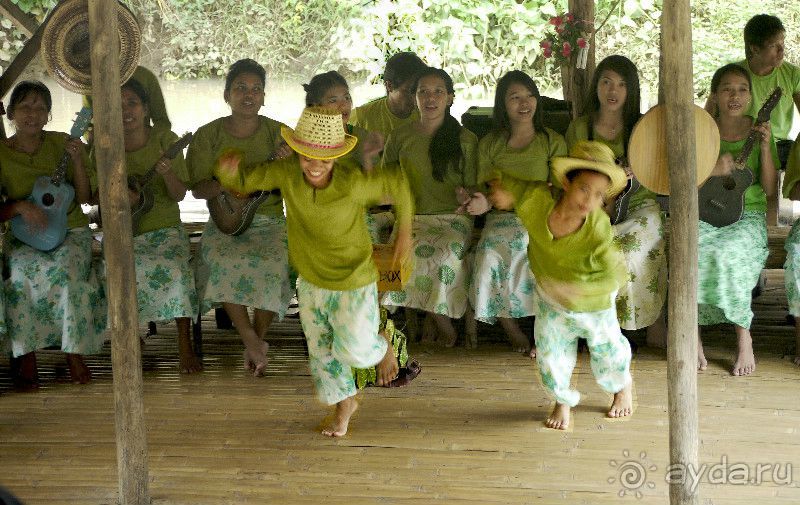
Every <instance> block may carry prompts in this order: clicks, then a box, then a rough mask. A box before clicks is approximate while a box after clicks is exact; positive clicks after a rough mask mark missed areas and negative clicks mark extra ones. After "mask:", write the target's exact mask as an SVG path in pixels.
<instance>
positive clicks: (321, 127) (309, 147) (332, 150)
mask: <svg viewBox="0 0 800 505" xmlns="http://www.w3.org/2000/svg"><path fill="white" fill-rule="evenodd" d="M281 137H283V140H285V141H286V143H287V144H289V147H291V148H292V149H294V150H295V151H297V152H298V153H299V154H302V155H303V156H305V157H307V158H314V159H317V160H330V159H333V158H339V157H341V156H344V155H345V154H347V153H349V152H350V151H352V150H353V148H354V147H355V146H356V143H357V142H358V139H357V138H356V137H354V136H353V135H348V134H346V133H345V132H344V124H343V123H342V113H341V112H339V111H336V110H332V109H327V108H325V107H306V108H305V109H303V114H301V115H300V119H298V120H297V127H296V128H295V129H294V130H292V129H291V128H289V127H288V126H282V127H281Z"/></svg>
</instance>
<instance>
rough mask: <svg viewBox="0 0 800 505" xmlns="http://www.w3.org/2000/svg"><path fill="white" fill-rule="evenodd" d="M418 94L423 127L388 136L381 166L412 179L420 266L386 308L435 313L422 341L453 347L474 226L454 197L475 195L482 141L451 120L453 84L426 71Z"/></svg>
mask: <svg viewBox="0 0 800 505" xmlns="http://www.w3.org/2000/svg"><path fill="white" fill-rule="evenodd" d="M413 90H414V93H415V95H416V100H417V108H418V109H419V111H420V118H419V121H415V122H413V123H411V124H409V125H406V126H401V127H400V128H398V129H396V130H394V131H393V132H392V133H391V134H390V135H389V138H388V139H387V141H386V147H385V148H384V151H383V159H382V161H381V163H382V165H383V166H387V165H390V164H395V163H399V164H400V166H401V167H402V168H403V169H404V171H405V172H406V173H407V174H408V178H409V181H410V183H411V192H412V193H413V195H414V200H415V208H416V216H415V217H414V226H413V233H414V242H415V249H414V256H415V258H414V259H415V262H416V264H415V267H414V271H413V273H412V274H411V277H410V279H409V280H408V283H407V284H406V287H405V289H404V290H402V291H392V292H389V293H387V295H386V297H385V298H384V304H385V305H395V306H402V307H408V308H413V309H421V310H425V311H427V312H429V313H431V314H433V318H432V321H433V322H434V323H435V328H431V327H430V326H428V327H426V328H424V329H423V338H426V339H428V340H434V339H437V338H438V340H439V341H440V342H442V343H443V344H444V345H446V346H448V347H452V346H454V345H455V344H456V340H457V337H458V336H457V334H456V330H455V328H454V327H453V323H452V320H451V318H460V317H461V316H463V315H464V313H465V312H466V310H467V284H468V281H469V265H468V264H467V263H466V262H465V261H464V259H465V257H466V254H467V248H468V247H469V241H470V239H471V238H472V224H473V223H472V218H471V217H470V216H466V215H463V214H457V213H456V210H457V209H458V208H459V206H460V203H461V202H459V200H458V199H457V193H463V192H465V191H466V192H468V193H469V194H472V190H474V188H475V184H476V178H477V173H476V172H477V170H476V161H477V147H478V139H477V137H475V134H473V133H472V132H470V131H469V130H467V129H465V128H463V127H462V126H461V125H460V124H459V123H458V121H457V120H456V119H455V118H454V117H453V116H452V115H451V114H450V107H451V106H452V104H453V97H454V90H453V80H452V79H451V78H450V76H449V75H448V74H447V73H446V72H445V71H444V70H441V69H438V68H429V69H426V70H425V71H423V72H422V73H421V74H419V76H418V78H417V81H416V82H415V83H414V88H413ZM426 322H427V321H426ZM437 333H438V335H437Z"/></svg>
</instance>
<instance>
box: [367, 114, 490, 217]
mask: <svg viewBox="0 0 800 505" xmlns="http://www.w3.org/2000/svg"><path fill="white" fill-rule="evenodd" d="M431 138H432V137H430V136H428V135H424V134H422V133H419V132H417V130H416V128H415V127H414V125H406V126H403V127H400V128H398V129H397V130H395V131H394V132H392V133H391V134H390V135H389V138H388V139H387V140H386V146H385V147H384V148H383V158H382V160H381V164H382V166H384V167H386V166H391V165H392V164H395V163H399V164H400V166H401V167H402V168H403V170H404V171H405V172H406V175H407V176H408V181H409V183H410V184H411V193H412V194H413V195H414V205H415V207H416V209H417V214H453V213H454V212H455V210H456V209H457V208H458V206H459V203H458V200H456V188H458V187H459V186H463V187H466V188H468V189H469V188H473V187H475V185H476V184H477V178H478V174H477V172H478V137H476V136H475V134H474V133H472V132H471V131H469V130H467V129H466V128H461V133H460V138H459V140H460V144H461V152H462V153H463V156H462V157H461V161H460V163H459V170H458V171H456V170H454V169H453V168H452V167H450V168H448V170H447V171H446V172H445V176H444V180H442V181H437V180H436V179H434V177H433V166H432V165H431V160H430V157H429V156H428V148H429V147H430V144H431Z"/></svg>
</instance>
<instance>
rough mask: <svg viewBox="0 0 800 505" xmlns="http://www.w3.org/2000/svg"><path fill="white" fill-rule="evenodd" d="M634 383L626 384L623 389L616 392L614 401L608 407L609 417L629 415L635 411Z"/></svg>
mask: <svg viewBox="0 0 800 505" xmlns="http://www.w3.org/2000/svg"><path fill="white" fill-rule="evenodd" d="M631 387H632V384H628V385H627V386H625V387H624V388H623V389H622V391H619V392H617V393H614V401H613V402H612V403H611V408H610V409H608V417H627V416H629V415H631V413H633V395H632V394H631Z"/></svg>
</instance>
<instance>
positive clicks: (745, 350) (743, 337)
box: [731, 327, 756, 376]
mask: <svg viewBox="0 0 800 505" xmlns="http://www.w3.org/2000/svg"><path fill="white" fill-rule="evenodd" d="M736 334H737V336H738V337H739V338H738V340H739V355H738V356H737V357H736V362H735V363H734V364H733V369H732V370H731V374H732V375H736V376H742V375H750V374H751V373H753V372H755V370H756V357H755V355H754V354H753V339H752V337H751V336H750V331H749V330H746V329H744V328H739V327H737V328H736Z"/></svg>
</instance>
